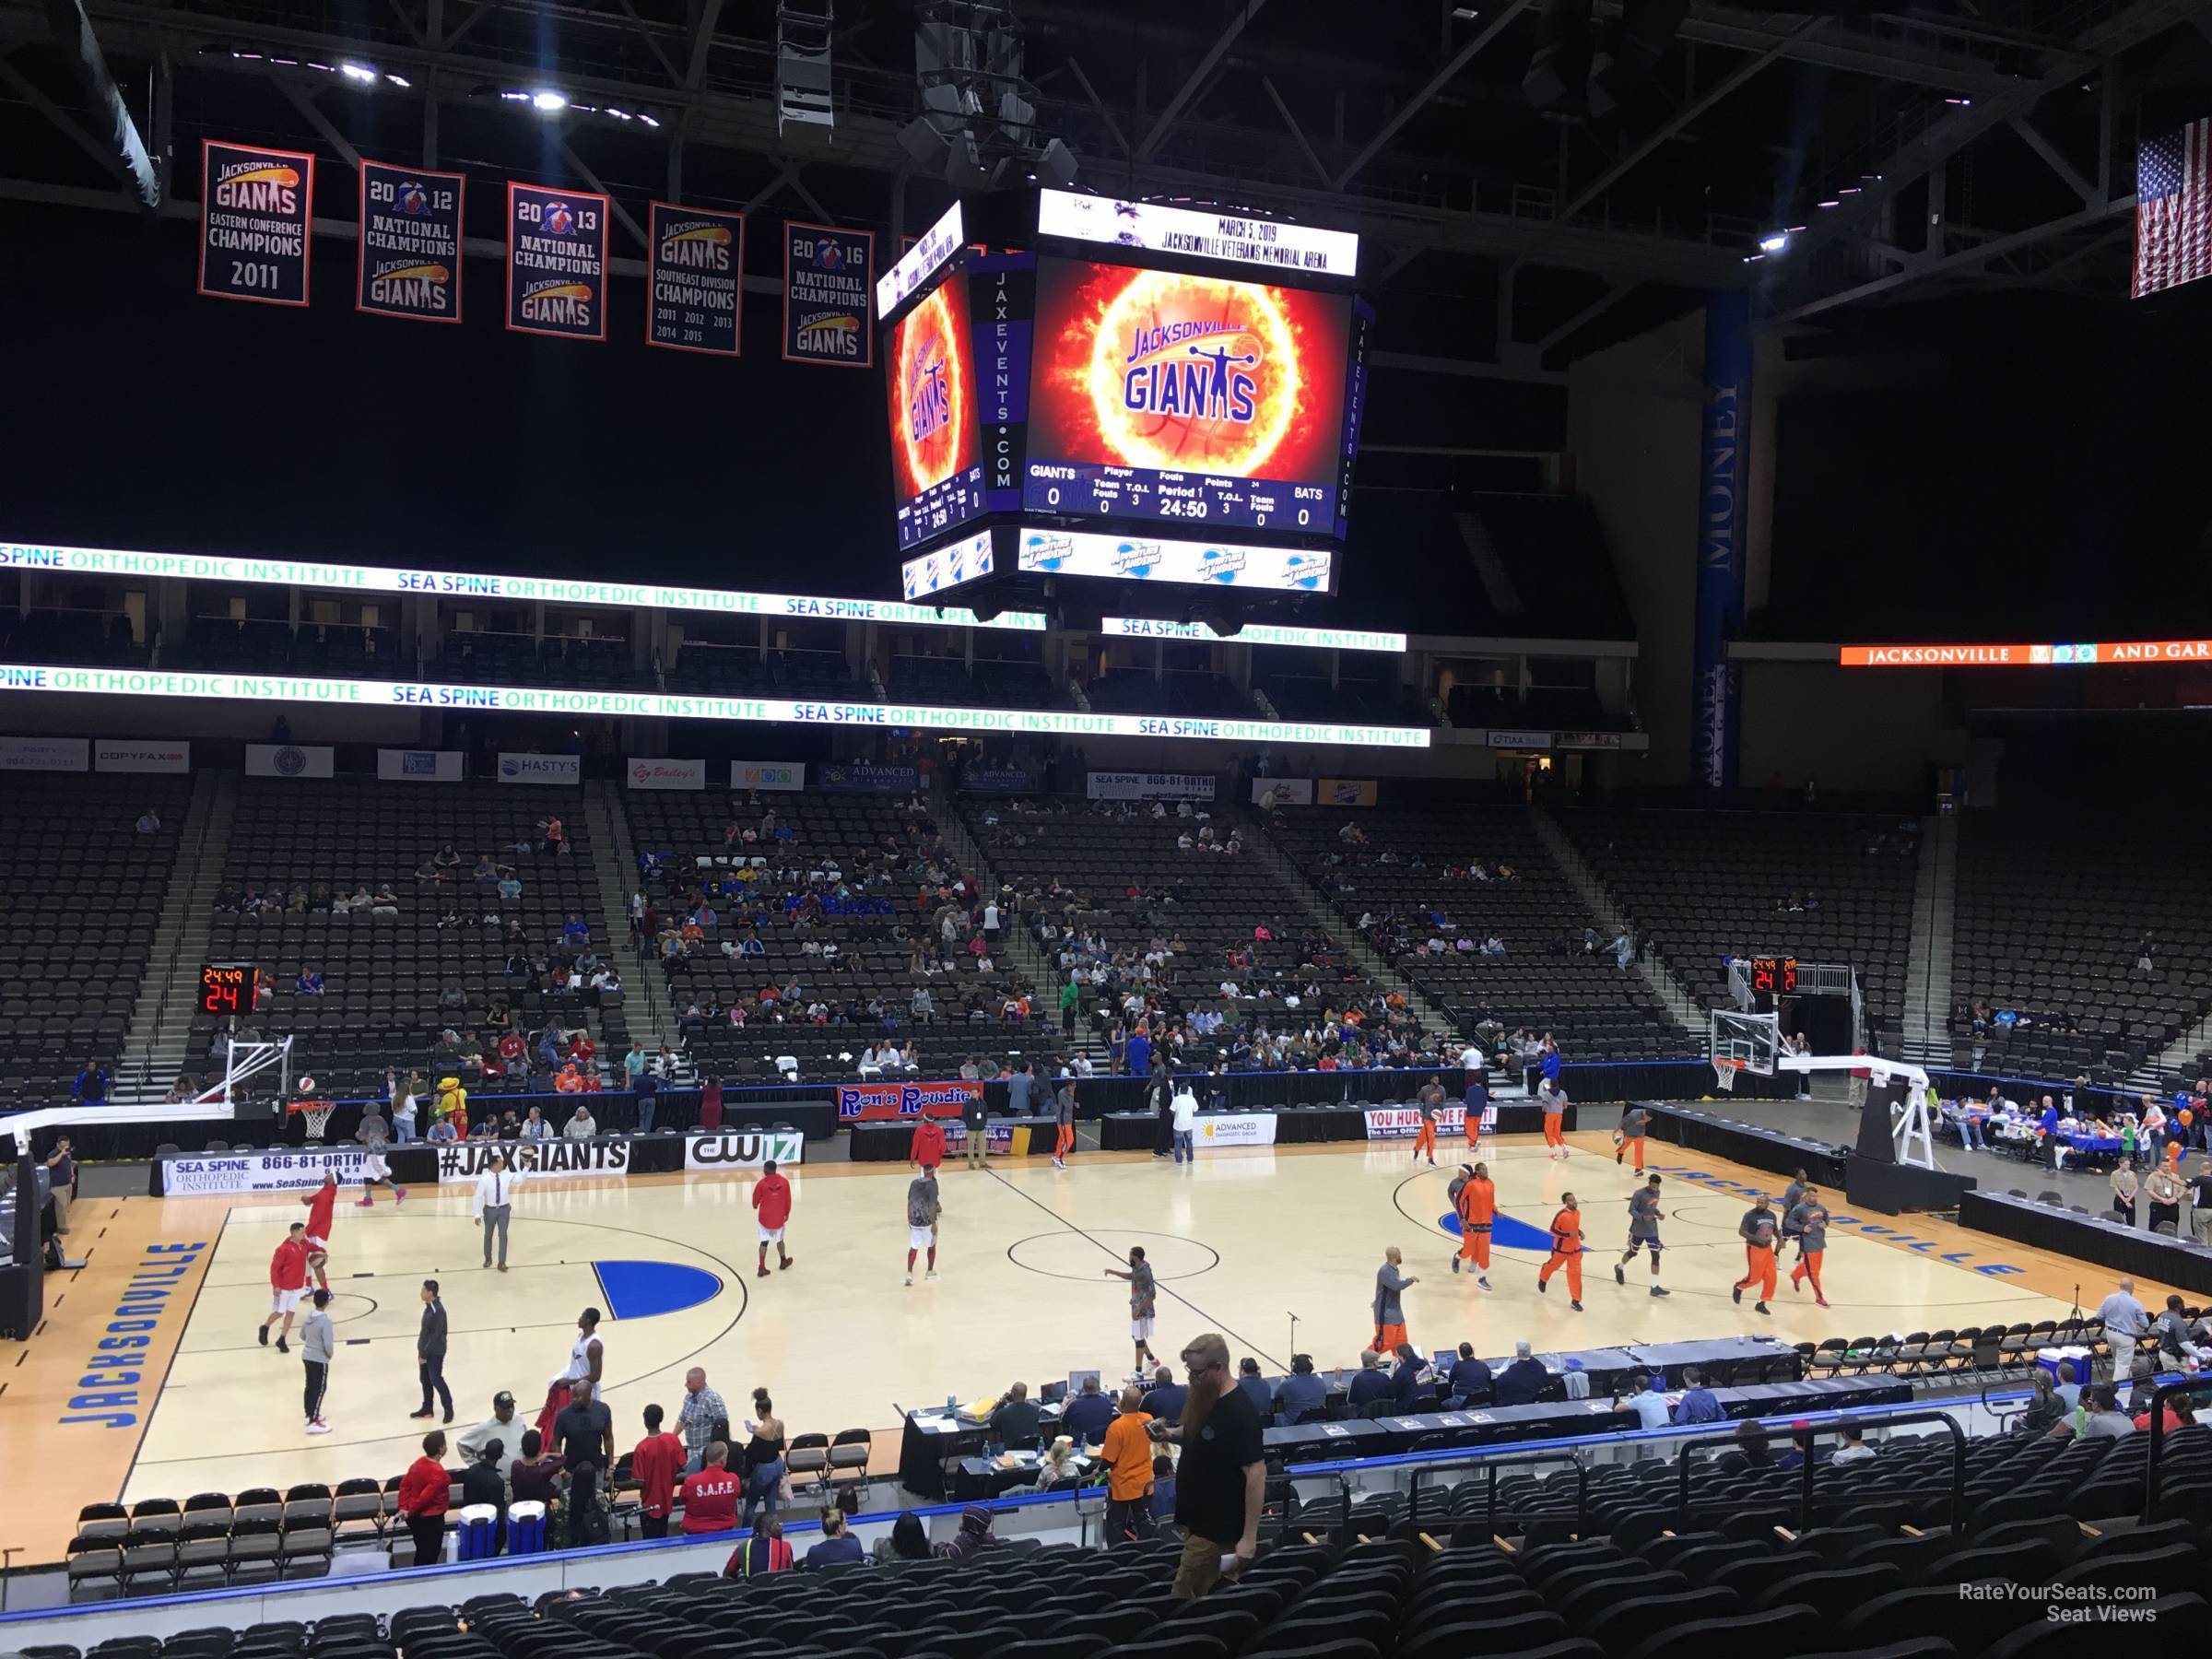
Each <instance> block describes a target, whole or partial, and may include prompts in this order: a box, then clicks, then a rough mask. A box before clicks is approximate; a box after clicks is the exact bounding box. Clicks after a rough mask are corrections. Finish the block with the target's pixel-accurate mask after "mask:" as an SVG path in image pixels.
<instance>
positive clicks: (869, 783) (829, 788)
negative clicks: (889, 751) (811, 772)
mask: <svg viewBox="0 0 2212 1659" xmlns="http://www.w3.org/2000/svg"><path fill="white" fill-rule="evenodd" d="M920 782H921V780H920V777H919V775H918V774H917V773H916V772H915V771H914V769H913V768H912V767H911V766H871V765H869V764H867V763H866V762H865V761H853V762H852V763H850V764H839V765H830V766H824V767H823V768H822V769H821V775H820V776H819V778H818V779H817V781H816V782H815V787H816V788H817V789H818V790H820V791H821V792H822V793H823V794H908V793H909V792H911V791H912V790H913V789H914V788H916V787H917V786H918V785H919V783H920Z"/></svg>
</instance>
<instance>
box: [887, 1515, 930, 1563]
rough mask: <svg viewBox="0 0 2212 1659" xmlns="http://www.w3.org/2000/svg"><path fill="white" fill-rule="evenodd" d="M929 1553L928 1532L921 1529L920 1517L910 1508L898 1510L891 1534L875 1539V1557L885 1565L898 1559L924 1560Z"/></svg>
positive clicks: (896, 1561)
mask: <svg viewBox="0 0 2212 1659" xmlns="http://www.w3.org/2000/svg"><path fill="white" fill-rule="evenodd" d="M929 1554H930V1551H929V1534H928V1533H927V1532H925V1531H924V1529H923V1526H922V1517H921V1516H919V1515H917V1514H915V1513H914V1512H913V1511H912V1510H900V1512H899V1519H898V1520H896V1521H894V1522H892V1523H891V1535H890V1536H889V1537H888V1538H878V1539H877V1540H876V1559H877V1562H879V1563H880V1564H882V1565H884V1566H887V1567H888V1566H893V1565H895V1564H897V1563H898V1562H900V1561H926V1560H928V1559H929Z"/></svg>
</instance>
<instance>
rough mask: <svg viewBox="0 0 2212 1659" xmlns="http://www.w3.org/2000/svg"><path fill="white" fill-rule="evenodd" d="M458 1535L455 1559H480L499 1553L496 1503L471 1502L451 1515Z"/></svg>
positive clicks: (498, 1516) (498, 1526)
mask: <svg viewBox="0 0 2212 1659" xmlns="http://www.w3.org/2000/svg"><path fill="white" fill-rule="evenodd" d="M453 1521H454V1530H455V1532H456V1534H457V1535H458V1536H459V1548H458V1552H457V1553H456V1554H455V1556H454V1558H453V1559H455V1560H460V1561H481V1560H484V1559H488V1558H489V1557H491V1556H495V1555H497V1554H499V1552H500V1547H499V1537H500V1512H499V1509H498V1507H497V1506H496V1505H494V1504H489V1503H472V1504H470V1505H469V1506H468V1507H467V1508H465V1509H464V1510H462V1511H460V1512H458V1513H456V1514H455V1515H454V1517H453Z"/></svg>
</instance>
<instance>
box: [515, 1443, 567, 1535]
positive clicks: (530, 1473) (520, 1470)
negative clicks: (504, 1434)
mask: <svg viewBox="0 0 2212 1659" xmlns="http://www.w3.org/2000/svg"><path fill="white" fill-rule="evenodd" d="M560 1475H561V1469H560V1459H559V1456H557V1455H556V1454H555V1453H554V1451H553V1448H552V1447H551V1446H548V1445H547V1444H546V1441H545V1437H544V1436H543V1435H541V1434H539V1433H538V1431H537V1430H535V1429H525V1430H523V1449H522V1453H521V1455H520V1456H518V1457H516V1458H515V1460H514V1461H513V1462H512V1463H511V1464H509V1465H507V1489H508V1490H509V1491H510V1492H512V1494H513V1495H514V1501H515V1502H517V1503H542V1504H544V1505H545V1506H546V1510H547V1513H548V1514H550V1513H551V1512H552V1511H553V1509H554V1507H555V1506H556V1505H557V1504H558V1503H559V1499H560Z"/></svg>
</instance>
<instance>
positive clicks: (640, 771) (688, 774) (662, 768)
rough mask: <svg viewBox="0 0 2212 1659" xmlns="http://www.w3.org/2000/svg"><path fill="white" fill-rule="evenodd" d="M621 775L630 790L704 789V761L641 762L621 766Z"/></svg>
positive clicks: (705, 784) (632, 760)
mask: <svg viewBox="0 0 2212 1659" xmlns="http://www.w3.org/2000/svg"><path fill="white" fill-rule="evenodd" d="M622 775H623V777H624V779H625V780H626V781H627V782H629V786H630V788H632V789H704V788H705V787H706V786H707V763H706V762H705V761H704V760H641V759H630V760H628V761H626V762H625V763H624V764H623V769H622Z"/></svg>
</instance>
